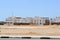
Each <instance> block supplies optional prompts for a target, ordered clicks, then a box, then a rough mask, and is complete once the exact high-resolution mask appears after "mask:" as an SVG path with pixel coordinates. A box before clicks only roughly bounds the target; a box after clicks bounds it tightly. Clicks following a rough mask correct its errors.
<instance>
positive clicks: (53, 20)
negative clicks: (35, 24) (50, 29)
mask: <svg viewBox="0 0 60 40" xmlns="http://www.w3.org/2000/svg"><path fill="white" fill-rule="evenodd" d="M51 23H60V17H56V18H52V19H51Z"/></svg>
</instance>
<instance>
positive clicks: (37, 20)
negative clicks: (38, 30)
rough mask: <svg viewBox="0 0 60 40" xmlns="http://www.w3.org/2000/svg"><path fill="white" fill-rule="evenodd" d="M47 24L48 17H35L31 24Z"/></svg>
mask: <svg viewBox="0 0 60 40" xmlns="http://www.w3.org/2000/svg"><path fill="white" fill-rule="evenodd" d="M48 22H49V18H48V17H39V16H35V17H34V19H33V23H34V24H38V25H44V24H48Z"/></svg>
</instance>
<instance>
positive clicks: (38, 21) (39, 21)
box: [5, 16, 60, 25]
mask: <svg viewBox="0 0 60 40" xmlns="http://www.w3.org/2000/svg"><path fill="white" fill-rule="evenodd" d="M5 24H8V25H30V24H35V25H53V24H60V17H56V18H51V19H50V18H49V17H39V16H35V17H33V18H32V17H26V18H22V17H14V16H13V17H8V18H6V21H5Z"/></svg>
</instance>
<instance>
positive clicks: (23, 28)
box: [0, 25, 60, 36]
mask: <svg viewBox="0 0 60 40" xmlns="http://www.w3.org/2000/svg"><path fill="white" fill-rule="evenodd" d="M0 35H13V36H15V35H19V36H22V35H29V36H60V25H20V26H17V25H15V26H14V25H11V26H9V25H0Z"/></svg>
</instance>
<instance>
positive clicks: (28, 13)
mask: <svg viewBox="0 0 60 40" xmlns="http://www.w3.org/2000/svg"><path fill="white" fill-rule="evenodd" d="M12 15H14V16H21V17H34V16H41V17H55V16H60V0H0V20H4V19H5V18H7V17H9V16H12Z"/></svg>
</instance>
